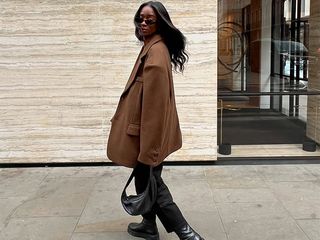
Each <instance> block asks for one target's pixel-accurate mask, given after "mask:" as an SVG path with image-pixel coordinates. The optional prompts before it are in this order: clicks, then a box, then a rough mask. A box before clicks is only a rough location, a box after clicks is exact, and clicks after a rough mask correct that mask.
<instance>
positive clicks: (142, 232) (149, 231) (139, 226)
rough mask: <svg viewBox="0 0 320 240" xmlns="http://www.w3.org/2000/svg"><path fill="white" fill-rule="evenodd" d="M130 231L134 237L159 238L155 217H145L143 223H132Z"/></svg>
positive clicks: (156, 239) (155, 239)
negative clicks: (149, 218) (150, 218)
mask: <svg viewBox="0 0 320 240" xmlns="http://www.w3.org/2000/svg"><path fill="white" fill-rule="evenodd" d="M128 233H129V234H130V235H132V236H134V237H140V238H144V239H147V240H159V239H160V238H159V232H158V228H157V224H156V221H155V219H154V220H153V219H152V220H148V219H146V218H143V220H142V222H141V223H130V224H129V226H128Z"/></svg>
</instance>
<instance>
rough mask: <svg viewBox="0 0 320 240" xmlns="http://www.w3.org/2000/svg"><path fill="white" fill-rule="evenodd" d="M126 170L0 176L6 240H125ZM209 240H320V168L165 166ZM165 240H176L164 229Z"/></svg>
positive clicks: (0, 230) (5, 172)
mask: <svg viewBox="0 0 320 240" xmlns="http://www.w3.org/2000/svg"><path fill="white" fill-rule="evenodd" d="M129 174H130V169H126V168H122V167H75V168H18V169H0V239H1V240H127V239H129V240H130V239H131V240H133V239H137V238H133V237H130V236H129V235H128V234H127V233H126V227H127V225H128V223H129V222H131V221H134V220H139V219H140V218H139V217H130V216H128V215H127V214H126V213H125V212H124V211H123V210H122V207H121V205H120V202H119V197H120V193H121V190H122V188H123V186H124V184H125V182H126V180H127V178H128V176H129ZM163 178H164V179H165V181H166V183H167V185H168V186H169V188H170V190H171V192H172V194H173V196H174V199H175V202H176V203H177V204H178V206H180V208H181V210H182V212H183V213H184V215H185V217H186V218H187V220H188V221H189V223H190V225H192V226H193V227H194V228H195V229H196V230H198V231H199V232H200V233H201V234H202V235H203V236H204V237H205V239H206V240H227V239H228V240H320V165H258V166H252V165H249V166H243V165H242V166H209V167H208V166H205V167H204V166H175V167H172V166H170V167H169V166H167V167H165V169H164V172H163ZM159 228H160V235H161V236H160V239H161V240H173V239H177V237H176V236H175V235H174V234H167V233H166V232H165V230H164V229H163V227H162V226H161V224H160V223H159Z"/></svg>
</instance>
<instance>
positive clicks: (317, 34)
mask: <svg viewBox="0 0 320 240" xmlns="http://www.w3.org/2000/svg"><path fill="white" fill-rule="evenodd" d="M310 4H311V5H310V20H309V22H310V35H309V41H310V42H309V55H311V56H312V57H313V58H312V60H311V61H310V68H309V88H310V90H313V91H315V90H317V91H320V2H319V1H318V0H311V3H310ZM307 136H308V137H310V138H311V139H313V140H314V141H316V142H317V143H318V144H320V96H309V99H308V119H307Z"/></svg>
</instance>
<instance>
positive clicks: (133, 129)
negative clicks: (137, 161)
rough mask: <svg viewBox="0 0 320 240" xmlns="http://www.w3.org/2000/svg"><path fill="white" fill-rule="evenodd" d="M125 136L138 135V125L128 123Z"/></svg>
mask: <svg viewBox="0 0 320 240" xmlns="http://www.w3.org/2000/svg"><path fill="white" fill-rule="evenodd" d="M127 134H128V135H132V136H139V135H140V125H137V124H132V123H130V124H129V126H128V128H127Z"/></svg>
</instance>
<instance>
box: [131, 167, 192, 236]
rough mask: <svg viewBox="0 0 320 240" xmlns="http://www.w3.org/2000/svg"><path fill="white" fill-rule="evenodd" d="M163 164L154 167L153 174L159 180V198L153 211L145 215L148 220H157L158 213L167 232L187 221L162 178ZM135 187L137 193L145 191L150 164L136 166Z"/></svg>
mask: <svg viewBox="0 0 320 240" xmlns="http://www.w3.org/2000/svg"><path fill="white" fill-rule="evenodd" d="M162 168H163V165H162V164H160V165H159V166H157V167H155V168H153V175H154V176H155V178H156V181H157V187H158V191H157V193H158V194H157V200H156V203H155V204H154V207H153V208H152V211H151V212H149V213H147V214H145V215H143V217H144V218H146V219H148V220H155V218H156V215H157V216H158V218H159V219H160V221H161V223H162V224H163V226H164V228H165V229H166V231H167V232H173V231H174V230H176V229H179V228H181V227H182V226H184V225H186V224H187V222H186V220H185V218H184V217H183V215H182V213H181V211H180V209H179V208H178V206H177V205H176V204H175V203H174V202H173V198H172V196H171V193H170V191H169V189H168V187H167V186H166V184H165V183H164V182H163V180H162V178H161V172H162ZM135 171H136V177H135V187H136V191H137V193H138V194H139V193H141V192H143V191H144V189H145V187H146V184H147V181H148V179H149V166H148V165H145V164H143V163H139V164H138V165H137V166H136V168H135Z"/></svg>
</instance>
